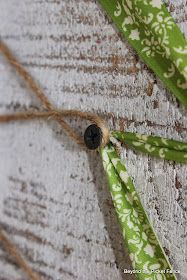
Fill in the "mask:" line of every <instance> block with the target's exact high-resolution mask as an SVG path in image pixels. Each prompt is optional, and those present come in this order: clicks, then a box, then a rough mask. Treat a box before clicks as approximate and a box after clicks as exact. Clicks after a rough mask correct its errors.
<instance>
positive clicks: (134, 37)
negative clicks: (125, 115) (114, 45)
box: [99, 0, 187, 107]
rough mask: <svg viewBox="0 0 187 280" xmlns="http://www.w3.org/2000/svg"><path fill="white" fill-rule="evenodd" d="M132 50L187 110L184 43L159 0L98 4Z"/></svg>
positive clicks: (107, 0) (103, 1)
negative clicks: (133, 49)
mask: <svg viewBox="0 0 187 280" xmlns="http://www.w3.org/2000/svg"><path fill="white" fill-rule="evenodd" d="M99 1H100V3H101V4H102V6H103V7H104V9H105V10H106V12H107V13H108V14H109V16H110V17H111V18H112V20H113V21H114V23H115V24H116V25H117V26H118V28H119V29H120V30H121V32H122V33H123V34H124V36H125V37H126V38H127V39H128V41H129V42H130V43H131V45H132V46H133V47H134V48H135V50H136V51H137V52H138V53H139V54H140V56H141V57H142V58H143V59H144V60H145V61H146V63H147V64H148V65H149V66H150V67H151V68H152V70H153V71H154V72H155V73H156V74H157V75H158V77H159V78H160V79H161V80H162V81H163V82H164V83H165V85H166V86H167V87H168V88H169V89H170V90H171V91H172V92H173V93H174V94H175V96H176V97H177V98H178V99H179V100H180V101H181V102H182V103H183V104H184V105H185V106H186V107H187V42H186V40H185V38H184V37H183V35H182V33H181V31H180V30H179V28H178V26H177V25H176V23H175V21H174V20H173V18H172V17H171V15H170V14H169V12H168V10H167V8H166V7H165V6H164V4H163V2H162V1H161V0H118V1H117V0H99Z"/></svg>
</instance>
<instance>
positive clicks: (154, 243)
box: [0, 41, 187, 280]
mask: <svg viewBox="0 0 187 280" xmlns="http://www.w3.org/2000/svg"><path fill="white" fill-rule="evenodd" d="M0 49H1V51H2V52H3V53H4V54H5V56H6V57H7V59H8V61H9V62H10V63H11V64H12V65H14V66H15V67H16V69H17V70H18V72H19V73H20V75H21V76H22V77H23V78H24V80H25V82H26V83H27V85H28V86H29V87H30V88H32V89H33V91H34V92H35V93H36V94H37V96H38V97H39V98H40V100H41V102H42V105H44V106H45V107H46V109H47V111H41V112H24V113H18V114H14V115H3V116H0V122H8V121H15V120H31V119H37V118H48V119H50V118H54V119H55V120H56V121H57V122H58V123H59V124H60V125H61V126H62V128H63V129H64V130H66V132H67V134H68V136H69V137H70V138H71V139H72V140H74V141H75V142H76V143H78V144H79V145H80V146H81V147H84V148H86V149H87V150H88V148H87V145H86V143H84V140H83V139H82V138H80V137H78V136H76V135H75V133H74V132H73V131H72V129H71V128H70V126H69V125H68V124H67V123H66V122H65V120H64V118H65V117H71V116H77V117H82V118H84V119H86V120H89V121H91V122H92V123H94V124H96V125H97V127H98V129H99V130H100V131H101V136H102V139H101V141H100V142H98V143H99V144H98V147H95V149H99V150H100V153H101V157H102V161H103V165H104V169H105V172H106V175H107V179H108V183H109V187H110V191H111V194H112V199H113V202H114V206H115V209H116V213H117V215H118V219H119V223H120V225H121V229H122V232H123V236H124V239H125V242H126V245H127V248H128V252H129V255H130V259H131V261H132V265H133V268H134V269H135V270H137V271H141V273H137V277H138V279H139V280H155V279H156V280H157V279H158V280H166V279H171V280H173V279H176V278H175V275H174V273H172V272H171V271H172V269H171V266H170V264H169V262H168V260H167V257H166V255H165V253H164V251H163V249H162V246H161V245H160V243H159V241H158V239H157V237H156V234H155V232H154V230H153V228H152V226H151V224H150V222H149V219H148V217H147V215H146V213H145V210H144V207H143V205H142V204H141V201H140V198H139V196H138V194H137V192H136V189H135V187H134V184H133V182H132V180H131V178H130V176H129V175H128V172H127V170H126V168H125V166H124V165H123V164H122V162H121V160H120V157H119V155H118V153H117V152H116V150H115V146H114V145H113V144H112V137H115V138H117V139H118V140H120V141H122V142H124V143H126V144H129V145H131V146H132V147H133V148H135V149H138V150H140V151H142V152H145V153H147V154H150V155H152V156H156V157H160V158H162V159H167V160H173V161H177V162H182V163H187V144H186V143H182V142H179V141H174V140H170V139H165V138H160V137H156V136H146V135H143V134H139V133H130V132H118V131H112V132H109V131H108V129H107V127H106V126H105V124H104V123H103V121H102V120H101V119H100V118H99V117H97V116H95V115H93V114H90V113H85V112H82V111H77V110H62V111H58V110H56V109H55V108H54V107H53V106H52V105H51V103H50V102H49V100H48V99H47V98H46V96H45V95H44V93H43V92H42V91H41V90H40V89H39V87H38V86H37V85H36V83H35V82H34V80H33V79H32V77H31V76H30V75H29V74H28V73H27V72H26V71H25V70H24V69H23V67H22V66H21V65H20V64H19V62H18V61H17V60H16V59H15V58H14V56H13V55H12V54H11V53H10V51H9V49H8V48H7V47H6V46H5V45H4V44H3V43H2V42H1V41H0ZM94 133H96V134H97V130H96V131H95V132H94ZM96 136H97V135H96ZM94 137H95V135H94ZM0 238H1V239H2V241H3V242H4V244H5V245H6V247H7V248H8V249H9V250H10V252H11V254H12V255H13V256H14V257H15V259H16V260H17V262H18V263H19V264H20V265H21V266H22V267H23V269H24V270H25V271H26V273H27V274H28V275H29V276H30V277H31V278H32V279H34V280H36V279H39V278H38V277H37V276H36V275H35V274H34V272H33V274H32V273H31V270H30V269H29V268H28V266H27V265H26V264H25V263H24V261H23V260H22V259H21V257H20V256H19V253H15V252H16V250H15V249H14V248H13V245H11V243H10V242H9V241H8V240H7V239H6V238H4V234H2V231H0ZM156 270H159V271H165V273H158V272H156Z"/></svg>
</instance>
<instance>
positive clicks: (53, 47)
mask: <svg viewBox="0 0 187 280" xmlns="http://www.w3.org/2000/svg"><path fill="white" fill-rule="evenodd" d="M164 2H165V4H166V5H167V7H168V9H169V10H170V12H171V14H172V16H173V17H174V19H175V21H176V22H177V24H178V26H179V28H180V29H181V31H182V32H183V34H184V35H185V36H186V37H187V28H186V27H187V19H186V11H185V5H186V1H185V0H176V1H174V0H165V1H164ZM0 36H1V38H2V40H3V41H4V42H5V43H6V44H7V45H8V46H9V48H10V49H11V50H12V51H13V53H14V54H15V55H16V57H17V58H18V60H19V61H20V62H21V63H22V65H23V66H24V67H25V68H26V69H27V70H28V71H29V72H30V73H31V74H32V76H33V77H34V78H35V79H36V81H37V82H38V84H39V85H40V87H41V88H42V89H43V90H44V92H45V94H46V96H47V97H48V98H49V99H50V101H51V102H52V103H53V104H54V105H55V106H56V107H57V108H58V109H80V110H84V111H88V112H92V113H96V114H98V115H99V116H100V117H102V118H103V119H104V120H105V121H106V123H107V124H108V126H109V128H110V129H112V130H115V129H116V130H119V129H121V130H126V131H130V132H140V133H145V134H153V135H157V136H162V137H168V138H173V139H175V140H179V141H186V138H187V118H186V117H187V114H186V109H185V108H184V107H183V106H182V105H181V104H180V103H179V102H178V101H177V100H176V98H175V97H174V95H173V94H171V92H170V91H169V90H167V89H166V87H165V86H164V85H163V83H162V82H161V81H160V80H159V79H158V78H157V77H156V75H155V74H154V73H153V72H152V71H151V70H150V68H149V67H148V66H147V65H145V63H144V62H143V61H142V59H141V58H140V57H139V55H138V54H137V53H136V52H135V51H134V50H133V48H132V47H131V46H130V44H129V43H128V42H127V40H126V39H125V38H124V37H123V35H122V34H121V33H120V32H119V31H118V29H117V28H116V27H115V25H114V24H113V23H112V21H111V20H110V19H109V18H108V16H107V15H106V13H105V11H104V10H103V9H102V7H101V6H100V4H98V1H94V0H91V1H87V0H72V1H66V0H64V1H62V0H61V1H60V0H56V1H55V0H43V1H42V0H33V1H31V0H25V1H19V0H6V1H3V0H0ZM40 108H41V104H40V102H39V100H38V99H37V98H36V96H35V95H34V93H32V91H31V90H30V89H28V88H27V87H26V86H25V84H24V82H23V81H22V79H21V78H20V77H19V76H18V74H17V73H16V72H15V70H14V69H13V68H12V67H11V66H10V65H9V64H8V63H7V61H6V59H5V58H4V57H3V56H2V54H0V113H1V114H3V113H13V112H20V111H32V110H37V109H40ZM70 122H71V123H72V126H73V127H74V128H75V129H76V130H77V131H78V132H79V133H81V132H84V129H85V127H86V126H87V123H84V122H81V121H80V120H76V119H73V120H70ZM121 157H122V160H123V162H124V163H125V165H126V167H127V169H128V171H129V174H130V176H131V177H132V178H133V181H134V184H135V186H136V188H137V191H138V193H139V195H140V198H141V200H142V202H143V205H144V206H145V209H146V211H147V213H148V216H149V218H150V220H151V223H152V224H153V227H154V229H155V231H156V233H157V235H158V238H159V240H160V242H161V244H162V246H163V247H164V250H165V252H166V254H167V256H168V258H169V260H170V262H171V264H172V266H173V268H174V269H177V270H180V271H181V273H180V274H178V275H177V279H179V280H184V279H186V278H185V277H186V274H187V270H186V266H185V249H186V247H185V246H186V245H185V244H186V235H185V234H186V233H185V229H186V225H185V222H186V216H185V215H186V205H185V190H186V188H185V186H186V166H185V165H184V164H180V163H173V162H168V161H165V160H164V161H163V160H161V159H157V158H152V157H151V156H148V155H144V154H142V153H141V152H137V151H134V150H132V149H131V148H129V147H128V146H123V147H122V149H121ZM0 193H1V195H0V225H1V227H2V228H3V230H4V232H5V233H6V234H7V236H8V237H9V238H10V239H11V241H12V242H13V243H14V244H15V245H16V247H17V248H18V250H19V251H20V252H21V254H22V255H23V256H24V258H25V260H26V261H27V263H28V264H29V265H30V267H32V268H33V270H35V271H36V272H38V274H39V275H40V277H41V279H46V280H48V279H53V280H57V279H59V280H61V279H65V280H69V279H71V280H72V279H80V280H84V279H85V280H87V279H89V280H96V279H98V280H106V279H114V280H115V279H126V280H128V279H130V280H133V279H135V278H134V276H131V275H124V274H123V268H130V261H129V258H128V253H127V250H126V247H125V245H124V242H123V237H122V234H121V231H120V227H119V224H118V221H117V216H116V214H115V210H114V207H113V204H112V200H111V196H110V193H109V188H108V185H107V181H106V178H105V174H104V171H103V167H102V163H101V159H100V155H99V154H98V153H87V152H85V151H83V150H82V149H81V148H79V147H78V146H77V145H76V144H74V143H72V142H71V141H69V139H68V138H67V137H66V135H65V133H64V132H63V131H62V130H61V129H60V128H59V126H58V125H57V124H56V123H55V121H48V122H47V121H45V120H37V121H31V122H15V123H10V124H8V125H7V124H1V125H0ZM0 279H1V280H5V279H6V280H10V279H11V280H18V279H19V280H20V279H27V278H26V276H25V274H24V273H23V271H22V270H21V269H20V268H19V267H18V265H17V264H16V263H15V261H14V260H13V259H12V258H11V256H10V255H9V253H8V252H7V251H6V249H5V248H4V247H3V245H2V244H1V243H0Z"/></svg>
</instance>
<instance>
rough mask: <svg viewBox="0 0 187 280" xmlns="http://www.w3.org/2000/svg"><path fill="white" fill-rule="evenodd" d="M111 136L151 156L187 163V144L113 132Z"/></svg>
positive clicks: (136, 134)
mask: <svg viewBox="0 0 187 280" xmlns="http://www.w3.org/2000/svg"><path fill="white" fill-rule="evenodd" d="M111 136H114V137H116V138H117V139H118V140H120V141H122V142H124V143H126V144H129V145H131V146H133V147H134V148H135V149H137V150H140V151H142V152H144V153H147V154H149V155H152V156H156V157H160V158H163V159H167V160H172V161H177V162H182V163H187V143H182V142H179V141H174V140H171V139H166V138H161V137H156V136H147V135H143V134H140V133H131V132H120V131H112V132H111Z"/></svg>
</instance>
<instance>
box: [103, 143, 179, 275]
mask: <svg viewBox="0 0 187 280" xmlns="http://www.w3.org/2000/svg"><path fill="white" fill-rule="evenodd" d="M101 156H102V160H103V165H104V169H105V171H106V175H107V179H108V183H109V187H110V191H111V194H112V199H113V202H114V206H115V209H116V212H117V215H118V219H119V223H120V225H121V229H122V232H123V236H124V239H125V242H126V245H127V248H128V252H129V255H130V259H131V261H132V265H133V268H134V269H135V270H137V271H138V273H137V274H136V275H137V277H138V279H139V280H166V279H170V280H174V279H176V278H175V275H174V274H173V273H171V272H172V269H171V267H170V265H169V263H168V260H167V257H166V255H165V253H164V252H163V250H162V247H161V245H160V244H159V241H158V239H157V237H156V234H155V233H154V230H153V229H152V227H151V224H150V222H149V219H148V217H147V215H146V213H145V211H144V208H143V206H142V204H141V202H140V199H139V196H138V194H137V192H136V189H135V187H134V185H133V182H132V181H131V179H130V177H129V175H128V173H127V170H126V168H125V167H124V165H123V164H122V163H121V160H120V158H119V156H118V154H117V153H116V151H115V149H114V147H113V145H112V144H110V143H108V144H107V145H106V146H105V147H104V148H102V149H101Z"/></svg>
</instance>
